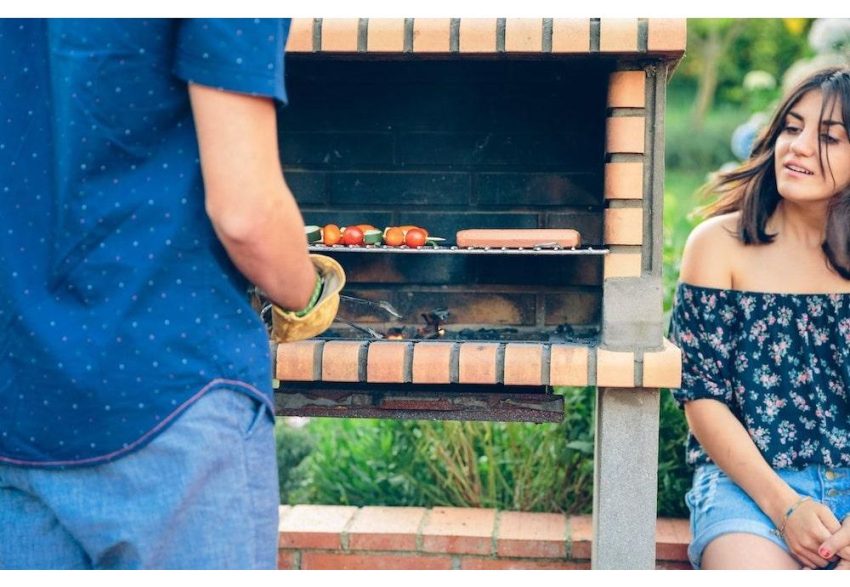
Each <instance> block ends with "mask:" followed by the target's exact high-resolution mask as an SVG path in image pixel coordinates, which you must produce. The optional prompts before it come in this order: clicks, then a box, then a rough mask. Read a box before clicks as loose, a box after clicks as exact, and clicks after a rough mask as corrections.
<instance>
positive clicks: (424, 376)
mask: <svg viewBox="0 0 850 587" xmlns="http://www.w3.org/2000/svg"><path fill="white" fill-rule="evenodd" d="M453 348H454V343H451V342H417V343H416V344H415V345H413V383H451V382H452V380H451V359H452V349H453Z"/></svg>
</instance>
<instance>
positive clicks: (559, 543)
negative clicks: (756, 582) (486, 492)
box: [278, 505, 690, 569]
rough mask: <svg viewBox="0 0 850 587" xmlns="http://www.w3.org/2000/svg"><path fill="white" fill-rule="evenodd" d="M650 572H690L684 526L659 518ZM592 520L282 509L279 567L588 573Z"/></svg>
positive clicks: (440, 511)
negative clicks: (530, 570) (654, 568)
mask: <svg viewBox="0 0 850 587" xmlns="http://www.w3.org/2000/svg"><path fill="white" fill-rule="evenodd" d="M655 536H656V568H659V569H689V568H690V565H689V564H688V562H687V547H688V543H689V541H690V532H689V529H688V522H687V520H679V519H669V518H659V519H658V522H657V525H656V533H655ZM592 542H593V533H592V523H591V517H590V516H567V515H564V514H553V513H528V512H510V511H499V510H493V509H478V508H450V507H435V508H431V509H428V508H417V507H381V506H367V507H362V508H358V507H351V506H327V505H296V506H281V508H280V540H279V557H278V566H279V568H281V569H588V568H590V552H591V546H592Z"/></svg>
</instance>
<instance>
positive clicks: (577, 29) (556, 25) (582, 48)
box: [552, 18, 590, 53]
mask: <svg viewBox="0 0 850 587" xmlns="http://www.w3.org/2000/svg"><path fill="white" fill-rule="evenodd" d="M552 53H590V19H587V18H556V19H554V20H553V21H552Z"/></svg>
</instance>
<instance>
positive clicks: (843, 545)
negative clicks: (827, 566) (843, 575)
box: [818, 516, 850, 571]
mask: <svg viewBox="0 0 850 587" xmlns="http://www.w3.org/2000/svg"><path fill="white" fill-rule="evenodd" d="M818 553H819V554H820V556H821V557H822V558H825V559H831V560H834V559H835V557H839V558H840V559H841V560H840V561H839V563H838V566H837V567H835V569H836V570H840V571H847V570H850V516H846V517H845V518H844V521H843V522H842V523H841V528H839V529H838V531H837V532H835V533H834V534H833V535H832V536H830V537H829V538H827V539H826V540H825V541H824V542H823V544H821V545H820V548H819V549H818Z"/></svg>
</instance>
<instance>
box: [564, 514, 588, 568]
mask: <svg viewBox="0 0 850 587" xmlns="http://www.w3.org/2000/svg"><path fill="white" fill-rule="evenodd" d="M569 526H570V558H571V559H573V560H590V549H591V546H592V543H593V518H592V517H591V516H570V519H569Z"/></svg>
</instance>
